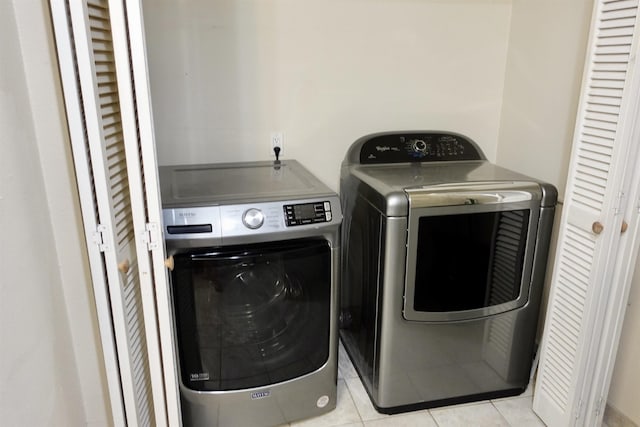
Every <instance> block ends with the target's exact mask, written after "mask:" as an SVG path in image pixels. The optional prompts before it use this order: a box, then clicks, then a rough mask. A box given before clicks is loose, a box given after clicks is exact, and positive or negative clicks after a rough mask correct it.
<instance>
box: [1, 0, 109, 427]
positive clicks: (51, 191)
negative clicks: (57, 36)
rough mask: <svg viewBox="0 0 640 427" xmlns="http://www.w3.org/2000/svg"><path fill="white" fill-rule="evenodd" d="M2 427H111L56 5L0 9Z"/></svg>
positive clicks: (18, 0)
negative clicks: (56, 43)
mask: <svg viewBox="0 0 640 427" xmlns="http://www.w3.org/2000/svg"><path fill="white" fill-rule="evenodd" d="M0 57H1V58H2V67H0V88H1V91H0V141H1V153H0V174H1V175H0V221H1V229H2V233H3V238H2V242H3V244H2V246H1V247H2V249H1V250H2V254H1V256H0V259H1V263H2V270H3V277H2V280H1V282H0V283H1V289H2V292H1V297H0V307H1V308H0V346H1V350H0V362H1V363H0V384H1V387H0V393H1V395H0V420H1V421H0V424H2V425H8V426H10V425H33V426H35V425H38V426H42V425H51V426H80V425H89V426H107V425H110V418H109V415H108V414H109V409H108V402H107V400H106V399H105V396H106V392H105V379H104V378H105V377H104V369H103V367H102V361H101V349H100V345H99V341H98V339H97V336H98V335H97V329H96V322H95V310H93V300H92V299H93V296H92V294H91V282H90V280H89V276H88V269H87V261H86V255H85V249H84V245H83V237H82V236H83V235H82V234H81V231H82V230H81V227H82V223H81V218H80V216H79V211H78V198H77V195H76V192H75V184H74V179H75V178H74V175H73V168H72V160H71V155H70V151H69V145H68V141H67V135H66V130H65V129H66V128H65V117H64V110H63V107H62V98H61V94H60V91H59V87H58V81H57V68H56V67H57V66H56V64H55V55H54V50H53V37H52V36H51V31H50V23H49V11H48V2H46V1H44V0H15V1H14V2H11V1H2V2H0Z"/></svg>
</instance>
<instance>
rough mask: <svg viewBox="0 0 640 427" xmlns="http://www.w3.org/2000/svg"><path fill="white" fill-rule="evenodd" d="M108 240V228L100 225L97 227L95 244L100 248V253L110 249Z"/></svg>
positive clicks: (94, 234)
mask: <svg viewBox="0 0 640 427" xmlns="http://www.w3.org/2000/svg"><path fill="white" fill-rule="evenodd" d="M107 240H108V239H107V226H106V225H103V224H98V226H97V227H96V231H94V232H93V243H95V244H96V246H98V249H99V250H100V252H105V251H107V250H108V249H109V244H108V241H107Z"/></svg>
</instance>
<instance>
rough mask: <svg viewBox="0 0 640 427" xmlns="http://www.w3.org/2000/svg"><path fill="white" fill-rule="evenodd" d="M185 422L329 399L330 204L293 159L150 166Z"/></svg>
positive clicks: (271, 415) (287, 418) (258, 415)
mask: <svg viewBox="0 0 640 427" xmlns="http://www.w3.org/2000/svg"><path fill="white" fill-rule="evenodd" d="M160 182H161V194H162V203H163V220H164V233H165V239H166V245H167V251H168V254H169V255H170V256H171V257H172V258H173V263H174V268H173V270H172V272H171V298H172V301H173V316H174V335H175V337H176V342H177V352H178V361H179V367H178V368H179V379H180V396H181V403H182V415H183V422H184V424H185V425H189V426H191V425H194V426H204V425H207V426H225V427H226V426H242V427H245V426H271V425H280V424H286V423H289V422H291V421H295V420H299V419H303V418H309V417H314V416H317V415H320V414H323V413H326V412H328V411H330V410H332V409H333V408H335V406H336V383H337V314H338V291H337V289H338V288H337V286H338V279H339V261H340V255H339V227H340V224H341V220H342V213H341V209H340V201H339V199H338V196H337V194H335V193H334V192H332V191H331V190H330V189H329V188H328V187H326V186H325V185H324V184H323V183H322V182H320V181H319V180H318V179H317V178H315V177H314V176H313V175H312V174H311V173H309V172H308V171H307V170H306V169H305V168H304V167H302V165H300V164H299V163H298V162H296V161H294V160H284V161H282V162H279V161H276V162H253V163H227V164H207V165H189V166H165V167H161V168H160Z"/></svg>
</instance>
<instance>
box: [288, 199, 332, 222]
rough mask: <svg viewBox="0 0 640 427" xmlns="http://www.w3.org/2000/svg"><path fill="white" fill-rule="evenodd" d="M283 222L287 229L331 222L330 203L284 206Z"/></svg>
mask: <svg viewBox="0 0 640 427" xmlns="http://www.w3.org/2000/svg"><path fill="white" fill-rule="evenodd" d="M284 215H285V221H286V223H287V226H288V227H291V226H294V225H308V224H315V223H317V222H329V221H331V218H332V215H331V202H329V201H328V200H327V201H322V202H312V203H299V204H295V205H284Z"/></svg>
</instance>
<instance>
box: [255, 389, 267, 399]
mask: <svg viewBox="0 0 640 427" xmlns="http://www.w3.org/2000/svg"><path fill="white" fill-rule="evenodd" d="M269 396H271V390H262V391H254V392H253V393H251V400H256V399H264V398H265V397H269Z"/></svg>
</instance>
